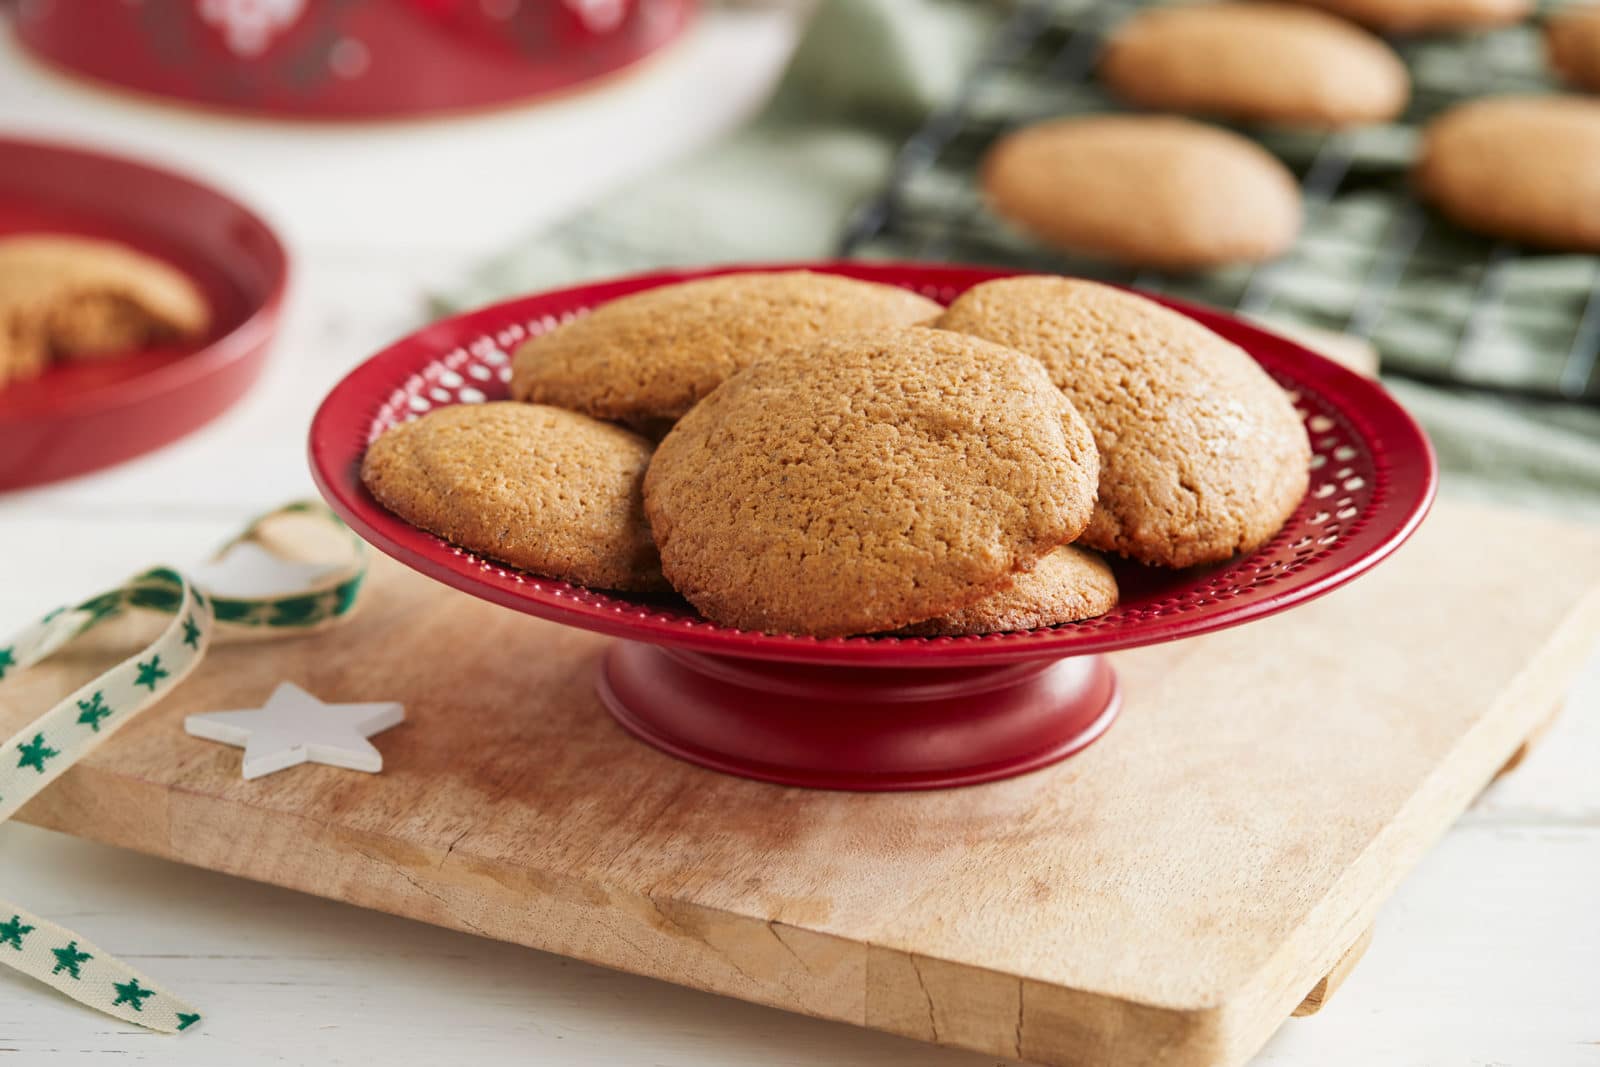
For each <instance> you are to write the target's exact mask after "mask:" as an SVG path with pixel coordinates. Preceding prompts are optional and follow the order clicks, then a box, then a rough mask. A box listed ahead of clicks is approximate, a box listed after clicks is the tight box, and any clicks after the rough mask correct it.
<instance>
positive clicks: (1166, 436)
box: [939, 276, 1311, 567]
mask: <svg viewBox="0 0 1600 1067" xmlns="http://www.w3.org/2000/svg"><path fill="white" fill-rule="evenodd" d="M939 326H940V327H941V328H943V329H949V330H959V331H961V332H962V333H966V334H971V335H973V336H977V337H983V338H986V339H988V340H990V341H995V342H997V343H999V344H1004V345H1010V346H1012V347H1013V348H1017V349H1019V350H1021V351H1023V352H1027V353H1028V354H1029V355H1032V356H1034V357H1036V358H1037V359H1038V360H1039V361H1040V362H1041V363H1043V364H1044V367H1045V369H1046V370H1047V371H1048V372H1049V374H1050V377H1051V379H1052V380H1053V381H1054V382H1055V383H1056V385H1058V386H1059V387H1060V388H1061V389H1062V391H1063V392H1065V393H1066V395H1067V396H1068V397H1069V398H1071V400H1072V402H1073V403H1074V404H1075V405H1076V406H1077V408H1078V410H1079V411H1080V412H1082V414H1083V417H1084V419H1085V420H1086V421H1087V422H1088V423H1089V426H1090V428H1091V429H1092V430H1093V431H1094V435H1095V441H1096V443H1097V444H1098V446H1099V450H1100V493H1099V499H1098V501H1097V503H1096V505H1095V511H1094V519H1093V521H1092V522H1090V524H1089V528H1088V529H1087V530H1086V531H1084V534H1083V536H1082V538H1080V541H1081V543H1082V544H1083V545H1085V546H1087V547H1089V548H1098V549H1102V550H1105V551H1108V552H1117V553H1120V554H1121V555H1124V556H1128V557H1130V558H1132V559H1136V560H1138V561H1140V562H1142V563H1148V564H1155V565H1159V566H1165V567H1188V566H1192V565H1194V564H1199V563H1214V562H1218V561H1221V560H1225V559H1227V558H1228V557H1230V556H1232V555H1234V554H1235V553H1238V552H1248V551H1251V550H1252V549H1255V548H1257V547H1259V546H1260V545H1262V544H1264V543H1265V542H1266V541H1267V540H1268V539H1270V538H1271V537H1272V535H1273V534H1274V533H1276V532H1277V531H1278V529H1279V528H1280V527H1281V526H1282V525H1283V523H1284V522H1285V520H1287V519H1288V517H1289V516H1290V515H1291V514H1292V513H1293V512H1294V509H1295V507H1296V505H1298V504H1299V502H1300V498H1301V497H1302V496H1304V495H1305V491H1306V486H1307V483H1308V481H1309V477H1310V475H1309V463H1310V460H1311V449H1310V444H1309V442H1308V441H1307V439H1306V433H1305V428H1304V427H1303V426H1302V425H1301V422H1300V417H1299V415H1298V414H1297V413H1296V412H1295V409H1294V407H1293V405H1292V404H1290V402H1289V399H1288V397H1287V396H1286V395H1285V394H1284V392H1283V390H1282V389H1280V388H1279V387H1278V386H1277V384H1276V383H1275V382H1273V380H1272V379H1271V378H1270V377H1268V376H1267V374H1266V372H1264V371H1263V370H1262V369H1261V368H1260V367H1259V366H1257V364H1256V363H1255V361H1254V360H1252V359H1251V358H1250V357H1249V356H1248V355H1247V354H1246V353H1245V352H1244V350H1242V349H1240V348H1239V347H1238V346H1236V345H1233V344H1231V343H1229V342H1228V341H1225V340H1223V339H1222V338H1221V337H1218V336H1217V335H1216V334H1214V333H1212V332H1211V331H1210V330H1208V329H1206V328H1205V327H1204V326H1201V325H1200V324H1199V323H1197V322H1195V321H1194V320H1192V319H1189V318H1187V317H1185V316H1183V315H1180V314H1178V313H1177V312H1175V311H1170V310H1168V309H1167V308H1164V307H1162V306H1161V305H1159V304H1157V303H1155V302H1154V301H1151V300H1146V299H1145V298H1143V297H1141V296H1136V295H1134V294H1132V293H1128V292H1124V291H1122V290H1120V289H1114V288H1111V287H1110V286H1105V285H1099V284H1096V283H1094V282H1086V281H1078V280H1075V279H1070V278H1058V277H1045V276H1031V277H1018V278H1003V279H1000V280H998V281H992V282H985V283H983V284H982V285H978V286H974V287H973V288H971V289H969V290H967V291H966V292H965V293H963V294H962V295H961V296H959V297H957V298H956V300H955V302H954V303H952V304H951V305H950V308H949V310H947V311H946V312H945V314H944V316H943V317H942V318H941V319H940V320H939Z"/></svg>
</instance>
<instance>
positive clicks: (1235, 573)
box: [310, 263, 1437, 789]
mask: <svg viewBox="0 0 1600 1067" xmlns="http://www.w3.org/2000/svg"><path fill="white" fill-rule="evenodd" d="M796 267H807V268H809V269H813V270H825V271H829V272H832V273H838V274H844V275H848V276H850V277H855V278H863V279H867V280H871V281H878V282H886V283H889V284H894V285H900V286H903V287H905V288H908V289H913V290H915V291H917V292H920V293H923V294H924V295H926V296H929V297H932V298H933V299H935V300H938V301H940V302H942V303H948V302H949V301H950V300H951V299H953V298H954V297H955V296H956V294H958V293H960V292H962V291H963V290H965V289H967V288H968V287H970V286H972V285H975V284H977V283H978V282H982V281H987V280H989V279H991V278H998V277H1005V276H1007V275H1009V274H1014V273H1016V272H1014V271H998V270H986V269H977V268H969V267H951V266H930V265H923V264H862V263H824V264H780V265H770V266H761V267H754V268H751V267H738V268H723V269H720V270H714V271H696V272H683V273H661V274H650V275H644V276H639V277H632V278H623V279H620V280H616V281H611V282H605V283H601V284H594V285H586V286H580V287H577V288H572V289H563V290H559V291H556V292H550V293H543V294H539V295H536V296H530V297H524V298H522V299H519V300H514V301H510V302H508V303H504V304H498V305H495V306H493V307H489V308H484V309H483V310H480V311H476V312H472V313H470V314H466V315H461V316H457V317H455V318H451V319H446V320H444V321H442V322H439V323H436V324H434V325H432V326H429V327H427V328H426V329H424V330H422V331H420V332H418V333H416V334H413V335H412V336H410V337H408V338H405V339H404V340H402V341H400V342H398V343H396V344H394V345H392V346H391V347H389V348H388V349H386V350H384V351H383V352H380V353H378V354H377V355H376V356H373V357H372V358H371V359H369V360H367V361H366V362H365V363H363V364H362V365H361V366H360V367H358V368H357V369H356V370H354V371H353V372H351V374H350V375H349V376H347V377H346V378H345V379H344V380H343V381H342V382H340V383H339V384H338V385H337V386H336V387H335V388H334V390H333V391H332V392H331V393H330V394H329V395H328V397H327V398H326V399H325V400H324V401H323V404H322V406H321V408H320V409H319V410H318V412H317V415H316V418H315V420H314V421H313V423H312V428H311V439H310V459H311V466H312V471H313V474H314V476H315V478H316V480H317V483H318V485H319V487H320V488H321V490H322V492H323V494H324V495H325V496H326V497H327V499H328V501H329V503H330V504H331V505H332V506H333V507H334V508H335V509H336V510H337V511H338V512H339V513H340V514H341V515H342V516H344V518H345V519H346V521H348V522H349V523H350V525H351V526H352V527H353V528H354V529H355V530H356V531H357V532H358V533H359V534H361V536H362V537H364V538H366V539H367V540H368V541H370V542H371V543H372V544H374V545H376V546H377V547H378V548H379V549H381V550H383V551H384V552H386V553H388V554H389V555H391V556H393V557H394V558H396V559H398V560H400V561H401V562H402V563H404V564H406V565H407V566H409V567H412V568H413V569H415V570H417V571H420V572H421V573H423V574H426V575H428V576H429V577H432V578H435V579H437V580H439V581H441V582H444V583H445V584H447V585H450V586H453V587H455V588H457V589H461V590H464V591H466V592H469V593H472V594H473V595H475V596H479V597H483V598H484V599H487V600H491V601H493V602H495V603H497V604H502V605H504V606H506V607H510V608H515V609H517V610H519V611H524V612H528V613H530V614H533V615H539V616H542V617H544V618H547V619H553V620H555V621H557V622H561V623H565V624H567V625H572V626H581V627H584V628H586V629H590V630H596V631H599V632H601V633H605V634H610V635H613V636H616V637H621V638H626V639H627V641H626V642H623V643H620V644H619V645H618V646H616V647H615V648H614V649H613V650H612V652H611V653H610V654H609V656H608V657H607V660H606V664H605V667H604V669H603V671H602V675H601V678H600V683H599V688H600V694H601V697H602V699H603V700H604V701H605V702H606V704H607V706H608V707H609V708H610V709H611V711H612V712H613V714H615V715H616V716H617V718H618V719H619V721H620V722H622V724H623V725H624V726H625V727H627V728H628V729H630V730H632V731H633V732H635V733H637V734H639V735H640V736H643V737H645V738H646V739H648V740H650V741H651V742H652V743H655V744H657V745H658V746H660V747H662V748H665V749H667V750H669V751H672V752H673V753H675V754H677V755H681V756H684V757H685V758H689V759H693V760H695V761H696V762H700V763H703V764H706V765H709V766H714V767H717V768H719V769H723V770H731V771H734V772H736V773H741V774H746V775H749V776H752V777H758V778H764V779H767V780H773V781H782V782H788V783H792V784H801V785H821V786H830V787H846V788H875V789H885V788H927V787H933V786H944V785H956V784H965V783H970V782H974V781H986V780H990V779H993V778H998V777H1004V776H1006V775H1009V774H1015V773H1019V772H1021V771H1024V770H1031V769H1033V768H1035V767H1038V766H1042V765H1044V764H1046V763H1049V762H1051V761H1053V760H1056V759H1060V758H1061V757H1062V756H1064V755H1066V754H1068V753H1070V752H1072V751H1076V750H1077V749H1078V748H1081V747H1082V746H1083V745H1084V744H1087V743H1088V741H1090V740H1092V739H1093V738H1094V737H1096V736H1098V735H1099V733H1100V732H1101V731H1103V729H1104V728H1105V726H1106V725H1107V724H1108V723H1109V720H1110V718H1111V716H1112V715H1113V714H1114V712H1115V708H1116V703H1117V691H1116V685H1115V681H1114V679H1113V677H1112V675H1111V673H1110V671H1109V669H1108V668H1107V667H1106V665H1105V663H1104V661H1103V660H1102V658H1101V657H1100V656H1099V655H1098V654H1099V653H1104V652H1110V651H1113V650H1116V649H1125V648H1133V647H1136V646H1139V645H1146V644H1151V643H1154V642H1158V641H1171V640H1174V639H1177V638H1182V637H1190V636H1194V635H1196V634H1202V633H1207V632H1210V631H1213V630H1218V629H1222V628H1224V627H1228V626H1236V625H1238V624H1240V623H1243V622H1247V621H1250V620H1252V619H1258V618H1264V617H1266V616H1268V615H1272V614H1274V613H1276V612H1279V611H1283V610H1285V609H1287V608H1290V607H1292V606H1294V605H1296V604H1300V603H1303V602H1305V601H1307V600H1310V599H1312V598H1313V597H1316V596H1320V595H1322V594H1323V593H1326V592H1328V591H1329V590H1332V589H1334V588H1336V587H1337V586H1339V585H1342V584H1343V583H1345V582H1347V581H1350V580H1351V579H1352V578H1355V577H1356V576H1357V575H1359V574H1361V573H1363V572H1364V571H1366V570H1367V569H1369V568H1370V567H1372V566H1374V565H1375V564H1377V563H1378V562H1379V561H1380V560H1382V559H1383V558H1384V557H1386V556H1388V555H1389V554H1390V553H1391V552H1393V551H1394V549H1395V548H1397V547H1398V546H1399V545H1400V544H1401V542H1403V541H1404V540H1405V539H1406V538H1407V537H1408V536H1410V534H1411V533H1412V531H1414V530H1415V529H1416V527H1417V525H1418V524H1419V523H1420V522H1421V521H1422V518H1423V516H1424V514H1425V513H1426V512H1427V509H1428V507H1429V505H1430V503H1431V501H1432V499H1433V495H1434V491H1435V487H1436V484H1437V471H1436V466H1435V462H1434V457H1433V451H1432V448H1431V447H1430V446H1429V444H1428V441H1427V438H1426V437H1425V436H1424V435H1423V433H1422V431H1421V429H1420V428H1418V426H1417V425H1416V423H1415V422H1414V421H1412V419H1411V418H1410V416H1408V415H1407V414H1406V413H1405V411H1404V410H1402V409H1401V408H1400V407H1399V405H1398V404H1396V403H1395V402H1394V401H1393V400H1392V399H1391V398H1390V397H1389V395H1388V394H1387V393H1386V392H1385V391H1384V390H1383V389H1382V388H1381V387H1380V386H1379V385H1377V384H1376V383H1374V382H1371V381H1369V380H1367V379H1365V378H1362V377H1360V376H1358V375H1355V374H1353V373H1351V372H1349V371H1347V370H1345V369H1344V368H1342V367H1340V366H1338V365H1337V364H1335V363H1333V362H1331V361H1329V360H1326V359H1323V358H1322V357H1320V356H1317V355H1315V354H1314V353H1312V352H1310V351H1308V350H1306V349H1304V348H1301V347H1300V346H1298V345H1296V344H1294V343H1292V342H1290V341H1287V340H1284V339H1283V338H1281V337H1278V336H1276V335H1274V334H1271V333H1268V332H1266V331H1264V330H1262V329H1260V328H1258V327H1255V326H1252V325H1249V324H1248V323H1245V322H1242V321H1240V320H1239V319H1236V318H1234V317H1232V316H1230V315H1227V314H1224V313H1222V312H1219V311H1214V310H1210V309H1207V308H1201V307H1196V306H1193V305H1189V304H1182V303H1179V302H1177V301H1171V300H1162V302H1163V303H1165V304H1167V305H1168V306H1170V307H1173V308H1175V309H1176V310H1178V311H1181V312H1183V313H1184V314H1186V315H1189V316H1191V317H1193V318H1195V319H1196V320H1198V321H1199V322H1201V323H1203V324H1204V325H1206V326H1208V327H1210V328H1211V329H1213V330H1215V331H1216V332H1217V333H1219V334H1221V335H1223V336H1224V337H1227V338H1228V339H1230V340H1232V341H1234V342H1235V343H1237V344H1239V345H1241V346H1242V347H1244V348H1245V350H1246V351H1248V352H1249V353H1250V354H1251V355H1252V356H1253V357H1254V358H1255V359H1256V360H1257V361H1258V362H1259V363H1260V364H1261V365H1262V366H1263V367H1264V368H1265V369H1266V370H1267V371H1268V372H1269V373H1270V374H1272V375H1273V377H1274V378H1276V379H1277V380H1278V381H1279V382H1280V383H1281V384H1282V385H1283V386H1284V387H1285V388H1286V389H1288V390H1289V391H1290V393H1291V395H1292V396H1293V398H1294V401H1295V404H1296V407H1297V408H1298V409H1299V410H1300V411H1301V413H1302V415H1303V416H1304V417H1305V419H1306V425H1307V429H1308V432H1309V433H1310V437H1311V442H1312V446H1313V450H1314V456H1313V459H1312V467H1313V471H1312V480H1311V488H1310V491H1309V492H1308V494H1307V496H1306V498H1305V500H1304V501H1302V502H1301V505H1300V507H1299V508H1298V509H1297V510H1296V511H1295V513H1294V515H1293V516H1292V517H1291V518H1290V519H1289V521H1288V523H1287V524H1286V525H1285V526H1284V528H1283V529H1282V530H1281V531H1280V532H1279V533H1278V535H1277V536H1276V537H1274V538H1273V539H1272V541H1271V542H1269V543H1268V544H1267V545H1265V546H1264V547H1263V548H1261V549H1260V550H1258V551H1256V552H1254V553H1252V554H1250V555H1248V556H1244V557H1241V558H1238V559H1235V560H1232V561H1230V562H1229V563H1226V564H1222V565H1219V566H1214V567H1207V568H1196V569H1191V570H1186V571H1167V570H1159V569H1155V568H1144V567H1139V566H1135V565H1131V564H1119V565H1118V567H1117V571H1118V579H1119V581H1120V582H1121V584H1122V601H1121V603H1120V604H1119V606H1118V607H1117V608H1116V610H1114V611H1112V612H1111V613H1110V614H1107V615H1104V616H1101V617H1100V618H1097V619H1089V620H1086V621H1083V622H1078V623H1072V624H1068V625H1064V626H1058V627H1053V628H1049V629H1042V630H1032V631H1027V632H1014V633H1004V634H990V635H984V636H972V637H938V638H907V637H848V638H829V639H818V638H810V637H797V636H790V635H783V634H764V633H752V632H748V631H742V630H732V629H729V628H726V627H722V626H718V625H716V624H714V623H711V622H709V621H707V620H705V619H703V618H701V617H700V616H699V615H698V614H696V613H695V612H694V610H693V609H692V608H690V607H689V606H688V605H687V604H686V603H684V602H682V601H681V600H676V599H671V598H646V597H638V596H624V595H619V594H615V593H607V592H602V591H598V590H592V589H585V588H581V587H578V586H574V585H571V584H569V583H566V582H561V581H556V580H552V579H548V578H543V577H539V576H536V575H531V574H525V573H522V572H520V571H517V570H515V569H512V568H509V567H505V566H502V565H500V564H498V563H495V562H493V561H490V560H485V559H481V558H479V557H477V556H474V555H473V554H471V553H469V552H466V551H464V550H462V549H459V548H456V547H453V546H451V545H449V544H447V543H445V542H444V541H442V540H440V539H439V538H436V537H434V536H432V535H431V534H428V533H425V532H423V531H421V530H418V529H417V528H415V527H413V526H411V525H410V524H408V523H406V522H405V521H403V520H401V519H399V518H398V517H396V516H395V515H393V514H391V513H390V512H388V511H387V510H385V509H384V508H383V507H382V506H381V505H379V504H378V503H377V501H376V500H374V499H373V498H372V496H371V495H370V494H369V493H367V491H366V489H365V487H364V486H362V484H361V481H360V476H359V469H360V462H361V457H362V455H363V453H364V452H365V450H366V447H367V445H368V443H369V442H371V441H372V440H373V439H374V438H375V437H377V436H378V435H379V434H381V433H382V432H383V431H384V430H386V429H388V428H389V427H391V426H393V425H395V424H396V423H399V422H402V421H405V420H407V419H411V418H415V417H416V416H418V415H419V414H422V413H424V412H427V411H429V410H432V409H433V408H435V407H441V406H446V405H449V404H455V403H462V402H476V401H481V400H486V399H501V398H504V397H505V396H506V391H507V387H506V381H507V379H508V378H509V376H510V357H509V355H508V353H509V350H510V349H512V348H513V347H515V345H516V344H517V343H519V342H520V341H522V340H523V339H525V338H527V337H529V336H533V335H535V334H538V333H541V332H544V331H546V330H549V329H551V328H552V327H554V326H555V325H557V324H558V323H560V322H562V321H564V320H566V319H569V318H571V317H573V316H574V315H577V314H580V313H582V312H583V311H586V310H588V309H589V308H591V307H594V306H595V305H597V304H601V303H604V302H605V301H607V300H611V299H614V298H616V297H618V296H622V295H624V294H627V293H632V292H637V291H638V290H641V289H648V288H651V287H653V286H657V285H662V284H667V283H671V282H677V281H682V280H685V279H687V278H694V277H703V276H705V275H707V274H718V273H725V272H727V271H728V270H749V269H756V270H792V269H795V268H796Z"/></svg>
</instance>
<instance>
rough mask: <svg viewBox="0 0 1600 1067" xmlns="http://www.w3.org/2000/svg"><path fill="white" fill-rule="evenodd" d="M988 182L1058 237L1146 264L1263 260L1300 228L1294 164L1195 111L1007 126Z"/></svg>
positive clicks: (1047, 234) (1011, 208) (1002, 202)
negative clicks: (1193, 115) (1190, 116)
mask: <svg viewBox="0 0 1600 1067" xmlns="http://www.w3.org/2000/svg"><path fill="white" fill-rule="evenodd" d="M982 184H983V188H984V191H985V193H986V194H987V196H988V199H989V202H990V203H991V205H993V207H994V209H995V210H996V211H997V212H999V214H1001V215H1003V216H1005V217H1006V218H1008V219H1011V220H1012V221H1014V222H1016V223H1017V224H1018V225H1020V226H1022V227H1023V228H1024V229H1026V230H1028V231H1030V232H1032V233H1034V234H1035V235H1037V236H1038V237H1040V238H1042V239H1044V240H1045V241H1048V242H1050V243H1052V244H1056V245H1060V246H1061V247H1062V248H1064V249H1067V250H1069V251H1074V252H1083V253H1087V254H1089V255H1094V256H1100V257H1103V258H1106V259H1111V260H1116V261H1119V262H1124V263H1130V264H1137V265H1140V266H1149V267H1161V268H1167V269H1172V270H1188V269H1196V268H1201V267H1209V266H1217V265H1220V264H1224V263H1236V262H1252V263H1253V262H1259V261H1261V260H1266V259H1271V258H1272V257H1274V256H1276V255H1278V254H1280V253H1281V252H1283V251H1284V250H1285V249H1287V248H1288V247H1289V245H1290V244H1292V243H1293V242H1294V238H1295V235H1296V234H1297V233H1298V232H1299V229H1300V190H1299V187H1298V186H1297V185H1296V184H1295V180H1294V176H1293V175H1291V174H1290V173H1289V171H1288V169H1287V168H1286V167H1285V166H1284V165H1283V164H1282V163H1280V162H1278V160H1277V159H1275V158H1274V157H1273V156H1272V155H1270V154H1269V153H1268V152H1267V151H1266V150H1265V149H1263V148H1262V147H1260V146H1259V145H1257V144H1255V143H1254V142H1253V141H1249V140H1247V139H1245V138H1243V137H1241V136H1239V135H1238V134H1235V133H1230V132H1229V131H1227V130H1222V129H1218V128H1217V127H1214V126H1206V125H1203V124H1201V123H1198V122H1190V121H1189V120H1187V119H1180V118H1170V117H1165V116H1155V115H1146V116H1140V115H1107V116H1096V117H1091V118H1074V119H1058V120H1055V121H1051V122H1045V123H1041V124H1039V125H1036V126H1029V127H1026V128H1024V129H1022V130H1019V131H1018V132H1016V133H1013V134H1010V135H1008V136H1006V137H1004V138H1002V139H1001V140H1000V141H999V142H997V143H996V144H995V146H994V147H993V148H991V149H990V150H989V154H988V155H987V156H986V157H985V158H984V161H983V168H982Z"/></svg>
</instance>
